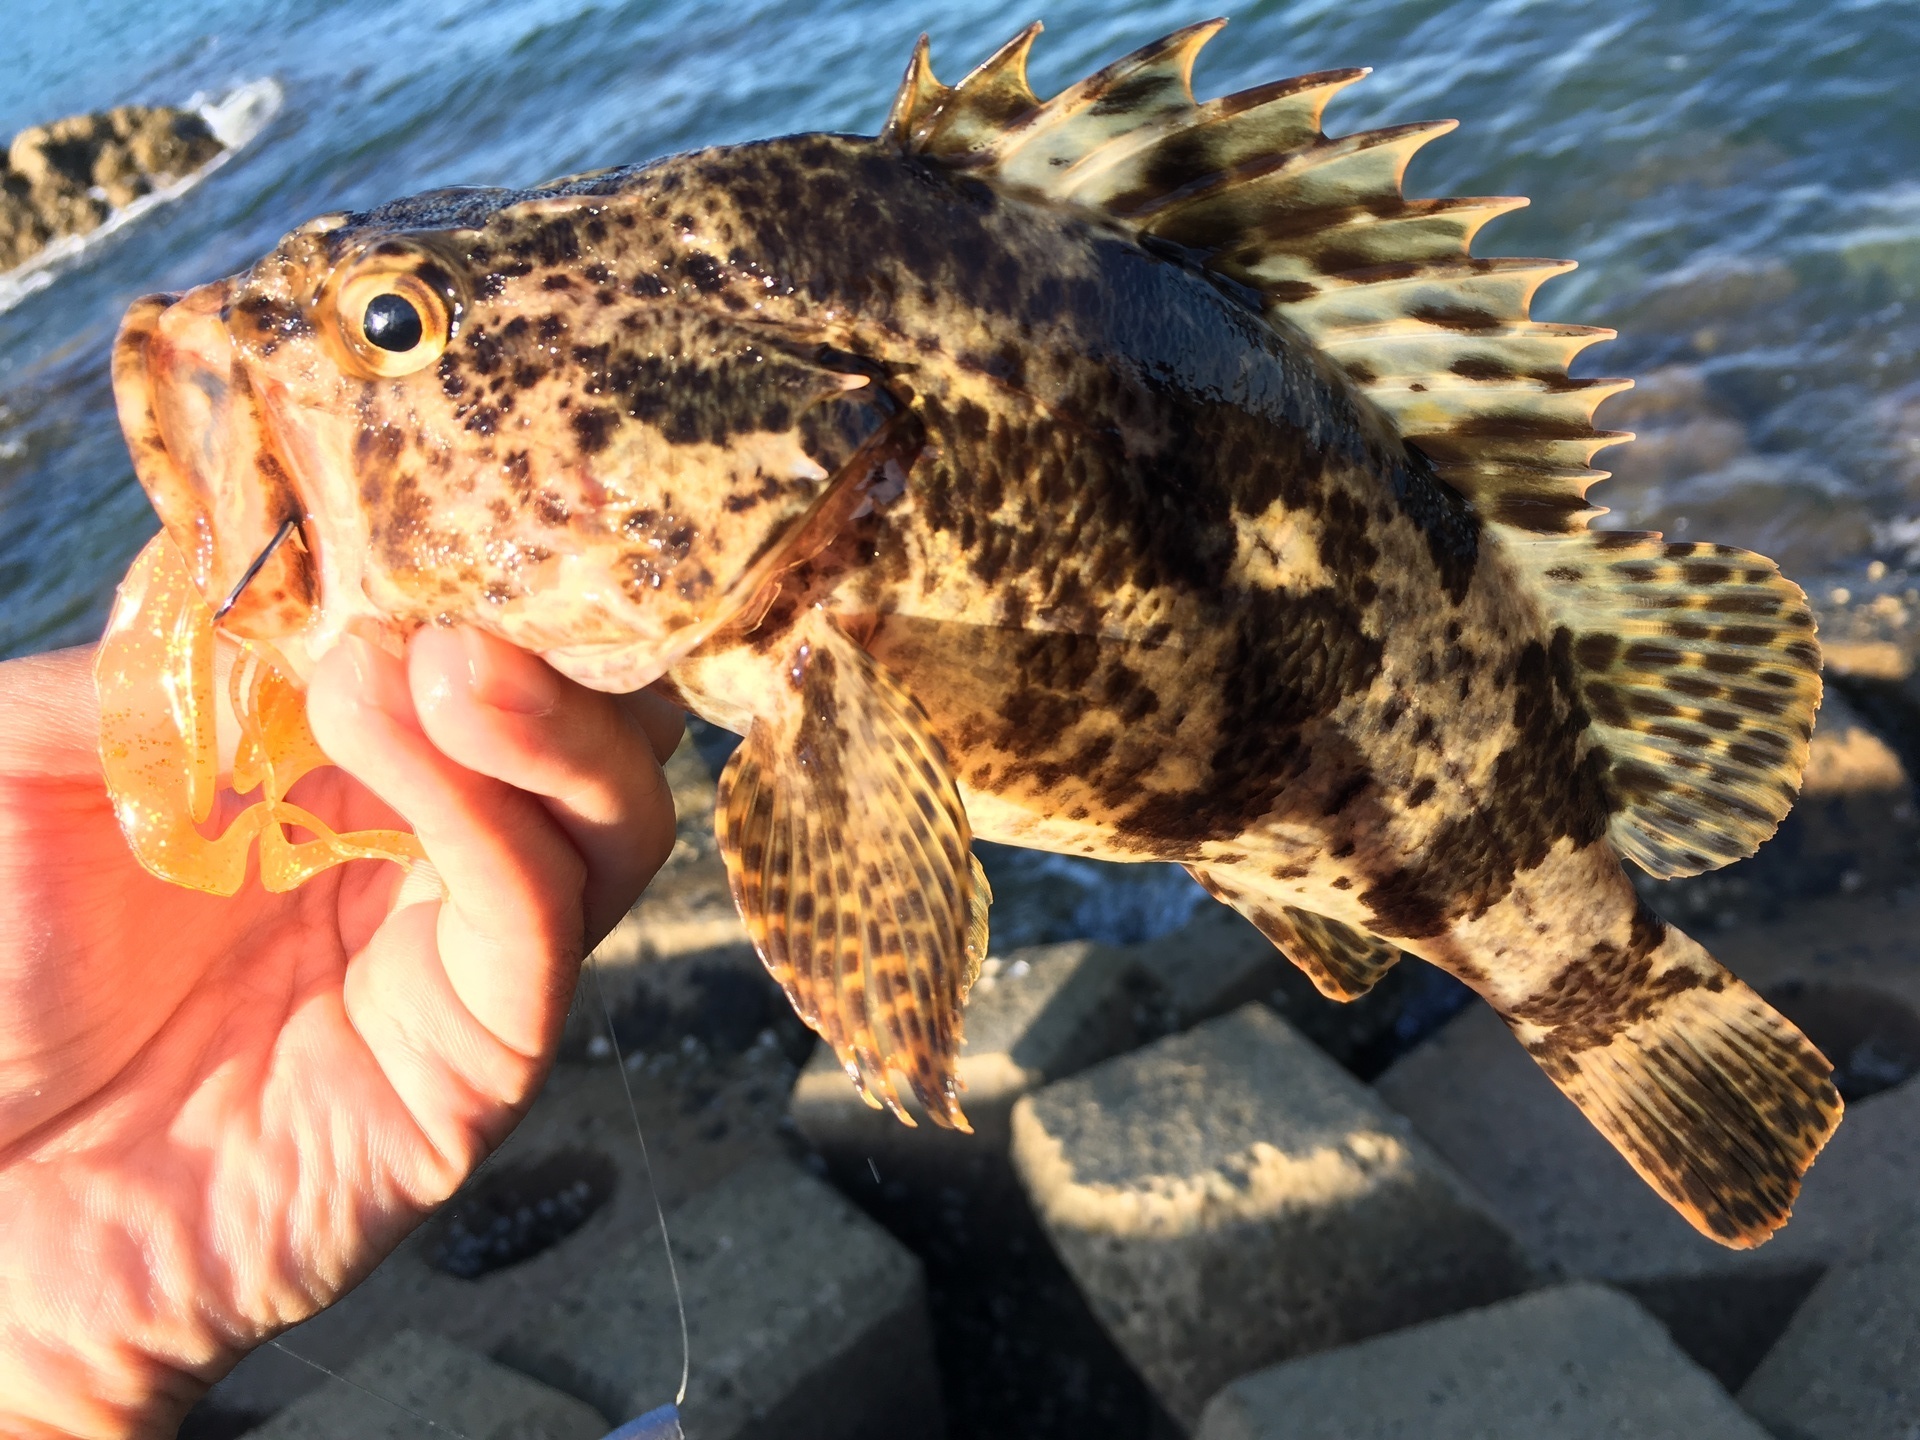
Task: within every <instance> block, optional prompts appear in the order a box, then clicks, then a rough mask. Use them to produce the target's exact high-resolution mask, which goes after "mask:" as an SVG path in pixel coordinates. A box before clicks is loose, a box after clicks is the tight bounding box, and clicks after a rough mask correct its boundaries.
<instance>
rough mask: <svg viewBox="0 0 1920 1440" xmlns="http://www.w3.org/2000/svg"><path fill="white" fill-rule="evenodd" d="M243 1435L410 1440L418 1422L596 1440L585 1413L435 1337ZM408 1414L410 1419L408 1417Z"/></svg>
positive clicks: (361, 1369) (356, 1366)
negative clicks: (429, 1421) (422, 1418)
mask: <svg viewBox="0 0 1920 1440" xmlns="http://www.w3.org/2000/svg"><path fill="white" fill-rule="evenodd" d="M346 1376H347V1380H348V1381H351V1382H352V1383H351V1384H348V1383H346V1381H341V1380H330V1381H328V1382H327V1383H326V1384H325V1385H322V1386H321V1387H320V1388H319V1389H317V1390H315V1391H314V1392H313V1393H312V1394H310V1395H308V1396H306V1397H305V1398H303V1399H302V1400H300V1401H299V1402H297V1403H296V1404H294V1405H291V1406H289V1407H288V1408H287V1409H286V1410H284V1411H282V1412H281V1413H280V1414H279V1415H278V1416H276V1417H275V1418H274V1419H272V1420H270V1421H268V1422H267V1424H265V1425H263V1426H261V1427H260V1428H259V1429H257V1430H251V1431H249V1432H248V1434H249V1435H251V1436H252V1437H254V1440H340V1437H341V1436H348V1435H350V1436H352V1437H354V1440H387V1437H391V1440H416V1437H418V1436H420V1435H421V1434H423V1433H429V1432H427V1429H426V1426H425V1425H423V1424H422V1423H421V1420H420V1418H417V1417H424V1418H425V1419H427V1420H431V1421H432V1422H433V1423H434V1424H435V1425H437V1426H439V1427H441V1428H442V1429H443V1430H448V1431H457V1432H458V1433H460V1434H462V1435H465V1436H467V1437H468V1440H600V1437H601V1436H603V1435H604V1434H606V1430H607V1422H606V1419H605V1417H603V1416H602V1415H600V1414H599V1412H597V1411H596V1410H594V1409H593V1408H592V1407H591V1406H589V1405H586V1404H583V1403H582V1402H581V1401H579V1400H576V1399H574V1398H573V1397H572V1396H570V1395H563V1394H561V1393H560V1392H559V1391H557V1390H550V1389H548V1388H547V1387H546V1386H545V1385H542V1384H540V1383H539V1382H538V1381H535V1380H530V1379H528V1378H527V1377H526V1376H525V1375H520V1374H516V1373H515V1372H514V1371H512V1370H509V1369H507V1367H506V1366H504V1365H496V1364H495V1363H494V1362H493V1361H491V1360H489V1359H487V1358H486V1356H484V1355H476V1354H474V1352H473V1351H471V1350H466V1349H463V1348H461V1347H460V1346H458V1345H455V1344H453V1343H452V1342H451V1341H448V1340H443V1339H442V1338H440V1337H439V1336H438V1335H429V1334H425V1333H423V1332H421V1331H418V1330H403V1331H402V1332H401V1333H399V1334H398V1335H395V1336H393V1337H392V1338H391V1339H389V1340H387V1341H386V1342H385V1343H384V1344H382V1345H380V1346H378V1347H377V1348H375V1349H373V1350H371V1351H369V1352H368V1353H367V1354H366V1355H364V1356H362V1357H361V1358H360V1359H359V1360H357V1361H355V1362H354V1363H353V1364H352V1365H350V1366H348V1367H347V1370H346ZM408 1412H412V1413H408Z"/></svg>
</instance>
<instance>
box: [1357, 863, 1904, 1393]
mask: <svg viewBox="0 0 1920 1440" xmlns="http://www.w3.org/2000/svg"><path fill="white" fill-rule="evenodd" d="M1917 935H1920V902H1914V901H1905V902H1900V903H1893V902H1889V901H1887V900H1885V899H1881V898H1877V897H1859V898H1856V899H1852V900H1832V901H1825V902H1819V903H1816V904H1811V905H1808V906H1806V907H1804V908H1803V909H1802V910H1801V911H1800V912H1798V914H1797V915H1796V917H1795V918H1794V919H1793V920H1792V921H1790V922H1783V923H1780V924H1776V925H1771V926H1755V927H1749V928H1744V929H1741V930H1735V931H1727V932H1723V933H1722V934H1720V935H1717V936H1713V937H1711V944H1712V948H1713V950H1714V952H1715V953H1716V955H1717V956H1718V957H1719V958H1720V959H1721V960H1722V961H1723V962H1724V963H1726V964H1727V965H1728V966H1729V967H1730V968H1731V969H1733V970H1734V971H1735V973H1737V974H1739V975H1741V976H1742V977H1743V978H1744V979H1746V980H1747V981H1748V983H1750V984H1752V985H1753V986H1754V987H1755V988H1756V989H1758V990H1760V991H1761V992H1762V993H1763V994H1766V995H1768V996H1769V997H1770V998H1772V999H1773V1000H1775V1002H1776V1003H1778V1004H1780V1005H1781V1007H1782V1008H1783V1009H1784V1010H1786V1012H1787V1013H1788V1014H1789V1015H1790V1016H1793V1017H1794V1018H1796V1019H1797V1020H1799V1021H1800V1022H1802V1023H1803V1024H1804V1025H1805V1027H1806V1028H1807V1030H1808V1032H1809V1034H1810V1035H1812V1037H1813V1038H1814V1040H1815V1043H1817V1044H1821V1045H1823V1046H1825V1047H1826V1048H1827V1049H1828V1050H1829V1051H1830V1053H1831V1054H1832V1055H1833V1056H1834V1058H1837V1059H1838V1060H1839V1061H1840V1062H1841V1066H1842V1068H1841V1072H1840V1078H1841V1081H1842V1084H1843V1085H1844V1086H1845V1087H1846V1088H1847V1089H1849V1090H1851V1091H1852V1092H1853V1093H1854V1095H1855V1097H1856V1098H1855V1099H1854V1100H1853V1101H1851V1102H1850V1104H1849V1107H1848V1113H1847V1117H1846V1119H1845V1120H1844V1121H1843V1122H1842V1123H1841V1126H1840V1129H1839V1132H1838V1134H1837V1135H1836V1136H1835V1137H1834V1139H1833V1140H1832V1142H1830V1143H1829V1145H1828V1147H1827V1149H1826V1151H1825V1152H1824V1153H1823V1154H1822V1156H1821V1157H1820V1159H1819V1161H1818V1162H1817V1163H1816V1164H1815V1165H1814V1167H1813V1169H1812V1171H1810V1172H1809V1174H1808V1176H1807V1181H1806V1186H1805V1189H1804V1190H1803V1192H1802V1194H1801V1198H1800V1201H1799V1204H1798V1205H1797V1207H1796V1210H1795V1216H1794V1219H1793V1220H1792V1221H1791V1222H1790V1223H1789V1224H1788V1225H1787V1226H1786V1228H1785V1229H1784V1230H1783V1231H1781V1232H1780V1233H1779V1234H1778V1235H1776V1236H1775V1237H1774V1238H1773V1239H1772V1240H1771V1241H1769V1242H1768V1243H1767V1244H1766V1245H1764V1246H1762V1247H1760V1248H1759V1249H1757V1250H1753V1251H1747V1252H1739V1251H1732V1250H1727V1249H1724V1248H1722V1247H1721V1246H1719V1245H1716V1244H1714V1243H1713V1242H1712V1241H1710V1240H1708V1239H1706V1238H1705V1237H1703V1236H1701V1235H1699V1234H1698V1233H1697V1232H1695V1231H1694V1229H1693V1228H1692V1227H1691V1226H1690V1225H1688V1224H1687V1223H1686V1221H1684V1220H1682V1219H1681V1218H1680V1217H1679V1216H1678V1215H1677V1214H1675V1213H1674V1211H1673V1210H1672V1209H1671V1208H1670V1207H1668V1206H1667V1204H1666V1203H1665V1202H1664V1201H1662V1200H1661V1199H1660V1198H1659V1197H1658V1196H1657V1195H1655V1194H1654V1192H1653V1191H1652V1190H1651V1189H1649V1188H1648V1187H1647V1185H1646V1184H1645V1182H1643V1181H1642V1180H1641V1179H1640V1178H1639V1176H1637V1175H1636V1174H1634V1172H1633V1170H1632V1169H1631V1168H1630V1167H1629V1166H1628V1165H1627V1163H1626V1162H1625V1161H1624V1160H1622V1159H1621V1158H1620V1157H1619V1155H1618V1154H1617V1153H1616V1152H1615V1151H1614V1150H1613V1148H1612V1147H1611V1146H1610V1145H1608V1144H1607V1142H1606V1141H1605V1140H1603V1139H1602V1138H1601V1137H1600V1135H1599V1133H1598V1132H1597V1131H1595V1130H1594V1129H1593V1127H1592V1126H1590V1125H1589V1124H1587V1122H1586V1120H1585V1118H1584V1117H1583V1116H1582V1115H1581V1114H1580V1112H1579V1111H1578V1110H1577V1109H1576V1108H1575V1107H1574V1106H1573V1104H1572V1103H1571V1102H1570V1101H1568V1100H1567V1099H1566V1098H1565V1097H1564V1096H1562V1095H1561V1094H1560V1092H1559V1091H1558V1090H1556V1089H1555V1088H1554V1086H1553V1084H1552V1082H1550V1081H1549V1080H1548V1079H1547V1078H1546V1076H1545V1075H1543V1074H1541V1072H1540V1070H1539V1067H1537V1066H1536V1065H1535V1064H1534V1063H1533V1061H1532V1060H1531V1059H1530V1058H1529V1057H1528V1056H1527V1054H1526V1052H1525V1051H1524V1050H1522V1049H1521V1048H1520V1046H1519V1045H1518V1044H1517V1043H1515V1041H1514V1039H1513V1037H1512V1036H1511V1035H1510V1034H1509V1033H1508V1031H1507V1029H1506V1027H1505V1026H1504V1025H1503V1024H1501V1023H1500V1020H1499V1018H1498V1017H1497V1016H1495V1015H1494V1013H1493V1012H1492V1011H1491V1010H1490V1009H1488V1008H1487V1007H1486V1006H1484V1005H1475V1006H1473V1007H1472V1008H1471V1009H1469V1010H1468V1011H1467V1012H1466V1013H1465V1014H1462V1015H1461V1016H1460V1017H1459V1018H1458V1019H1456V1020H1454V1021H1453V1022H1452V1023H1451V1024H1450V1025H1448V1027H1447V1028H1446V1029H1445V1030H1443V1031H1442V1032H1441V1033H1440V1034H1439V1035H1438V1036H1436V1037H1434V1038H1433V1039H1432V1040H1429V1041H1428V1042H1427V1043H1426V1044H1425V1045H1424V1046H1422V1047H1421V1048H1419V1049H1418V1050H1415V1051H1414V1052H1413V1053H1412V1054H1410V1055H1408V1056H1406V1057H1405V1058H1404V1059H1402V1060H1401V1061H1400V1062H1399V1063H1398V1064H1396V1065H1395V1066H1394V1067H1393V1068H1392V1069H1391V1070H1389V1071H1388V1072H1387V1073H1386V1074H1385V1075H1383V1076H1382V1077H1381V1078H1380V1080H1379V1081H1378V1082H1377V1086H1376V1088H1377V1089H1378V1091H1379V1093H1380V1095H1381V1097H1382V1098H1383V1099H1384V1100H1385V1101H1386V1102H1387V1103H1388V1104H1389V1105H1391V1106H1393V1108H1394V1109H1395V1110H1397V1111H1399V1112H1400V1113H1401V1114H1403V1115H1406V1116H1407V1117H1408V1118H1410V1119H1411V1120H1412V1121H1413V1123H1414V1126H1415V1128H1416V1129H1417V1130H1418V1132H1419V1133H1420V1135H1421V1136H1422V1137H1424V1138H1425V1139H1426V1140H1427V1141H1428V1142H1429V1143H1431V1144H1432V1145H1433V1147H1434V1148H1435V1149H1436V1150H1438V1151H1439V1152H1440V1153H1441V1154H1442V1155H1443V1156H1445V1157H1446V1159H1447V1160H1448V1161H1450V1162H1451V1163H1452V1164H1453V1165H1454V1166H1456V1167H1457V1168H1458V1169H1459V1171H1460V1172H1461V1173H1462V1174H1464V1175H1465V1176H1466V1177H1467V1179H1468V1180H1469V1181H1470V1182H1471V1183H1472V1184H1473V1186H1474V1187H1475V1188H1476V1189H1477V1190H1478V1191H1479V1193H1480V1194H1482V1195H1484V1196H1485V1197H1486V1199H1487V1201H1488V1203H1489V1204H1490V1205H1491V1206H1492V1207H1493V1209H1494V1211H1495V1212H1496V1213H1497V1214H1498V1215H1499V1216H1500V1217H1501V1219H1502V1220H1504V1221H1505V1223H1506V1224H1507V1225H1508V1226H1510V1227H1511V1228H1512V1230H1513V1231H1514V1233H1516V1234H1517V1235H1518V1236H1520V1238H1521V1240H1522V1241H1523V1242H1524V1243H1525V1245H1526V1247H1527V1251H1528V1253H1529V1254H1530V1255H1531V1256H1532V1258H1533V1260H1534V1262H1535V1263H1536V1264H1537V1265H1539V1266H1541V1267H1543V1268H1545V1269H1548V1270H1550V1271H1553V1272H1555V1273H1559V1274H1563V1275H1567V1276H1578V1277H1585V1278H1591V1279H1596V1280H1605V1281H1608V1282H1610V1283H1613V1284H1616V1285H1619V1286H1621V1287H1622V1288H1624V1289H1626V1290H1628V1291H1629V1292H1630V1293H1632V1294H1633V1295H1634V1296H1635V1297H1636V1298H1638V1299H1639V1300H1641V1302H1642V1303H1643V1304H1645V1305H1647V1306H1648V1308H1649V1309H1651V1310H1652V1311H1653V1312H1654V1313H1655V1314H1656V1315H1658V1316H1659V1317H1660V1318H1661V1319H1662V1320H1663V1321H1665V1322H1666V1323H1667V1325H1668V1327H1669V1328H1670V1329H1671V1330H1672V1331H1673V1333H1674V1337H1675V1339H1676V1340H1677V1341H1678V1342H1679V1343H1680V1344H1681V1345H1682V1347H1683V1348H1684V1349H1686V1350H1687V1352H1688V1353H1689V1354H1691V1355H1692V1356H1694V1358H1695V1359H1696V1360H1698V1361H1699V1362H1700V1363H1701V1364H1703V1365H1704V1366H1706V1368H1707V1369H1708V1370H1710V1371H1712V1372H1713V1373H1714V1374H1715V1375H1716V1376H1717V1377H1719V1378H1720V1379H1721V1381H1722V1383H1723V1384H1726V1385H1727V1386H1728V1387H1729V1388H1736V1387H1738V1385H1739V1384H1740V1383H1741V1382H1742V1381H1744V1380H1745V1378H1746V1377H1747V1375H1748V1374H1749V1373H1751V1371H1752V1368H1753V1366H1754V1365H1755V1364H1757V1363H1758V1362H1759V1360H1760V1357H1761V1356H1762V1355H1764V1354H1765V1353H1766V1351H1767V1348H1768V1347H1769V1346H1770V1345H1771V1344H1772V1343H1773V1341H1774V1339H1775V1338H1776V1337H1777V1336H1778V1335H1779V1333H1780V1331H1781V1329H1782V1328H1783V1327H1784V1326H1785V1325H1786V1323H1787V1321H1788V1320H1789V1318H1790V1317H1791V1316H1792V1314H1793V1311H1794V1308H1795V1307H1796V1306H1797V1305H1798V1304H1799V1303H1800V1301H1801V1300H1802V1299H1803V1298H1804V1296H1805V1295H1806V1293H1807V1291H1808V1290H1809V1289H1810V1288H1811V1287H1812V1285H1813V1284H1814V1282H1815V1281H1816V1280H1817V1279H1818V1278H1819V1276H1820V1274H1821V1273H1822V1272H1823V1270H1824V1269H1825V1268H1826V1266H1827V1265H1829V1264H1830V1263H1832V1261H1833V1260H1834V1259H1835V1258H1837V1257H1838V1256H1839V1255H1840V1254H1842V1253H1844V1251H1845V1249H1846V1247H1847V1245H1848V1244H1849V1243H1850V1241H1851V1238H1852V1237H1853V1236H1855V1235H1857V1234H1859V1233H1861V1232H1862V1231H1864V1230H1869V1229H1872V1228H1874V1227H1875V1226H1876V1225H1878V1224H1879V1223H1882V1222H1883V1221H1884V1219H1885V1218H1886V1216H1887V1215H1888V1214H1889V1213H1891V1207H1895V1206H1898V1205H1900V1204H1903V1203H1905V1199H1906V1197H1908V1196H1910V1195H1912V1194H1914V1193H1916V1191H1920V1078H1912V1079H1905V1080H1901V1079H1900V1077H1901V1076H1902V1075H1903V1074H1906V1073H1909V1072H1910V1071H1911V1070H1912V1069H1913V1067H1915V1066H1920V943H1917V942H1916V938H1915V937H1916V936H1917ZM1889 1080H1893V1081H1895V1082H1897V1083H1893V1084H1891V1085H1890V1086H1889V1085H1888V1084H1887V1082H1888V1081H1889ZM1876 1086H1879V1087H1883V1088H1877V1089H1876V1088H1875V1087H1876Z"/></svg>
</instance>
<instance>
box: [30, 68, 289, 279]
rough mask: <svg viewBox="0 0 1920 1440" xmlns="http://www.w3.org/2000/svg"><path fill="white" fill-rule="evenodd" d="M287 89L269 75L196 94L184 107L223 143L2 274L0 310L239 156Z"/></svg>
mask: <svg viewBox="0 0 1920 1440" xmlns="http://www.w3.org/2000/svg"><path fill="white" fill-rule="evenodd" d="M285 99H286V94H285V92H284V91H283V90H282V89H281V88H280V82H279V81H277V80H274V79H271V78H268V79H262V80H249V81H248V82H247V83H246V84H244V85H241V86H239V87H237V88H236V89H234V90H232V91H230V92H229V93H228V94H227V95H225V96H224V97H222V98H221V99H220V100H218V101H209V100H208V99H207V97H206V96H204V95H196V96H194V97H193V99H191V100H189V101H188V102H187V107H186V108H188V109H191V110H196V111H198V112H199V115H200V118H201V119H202V120H205V121H206V122H207V128H208V129H209V130H211V131H212V132H213V136H214V138H215V139H216V140H218V141H219V142H220V143H221V145H222V146H224V147H225V148H224V149H222V150H221V152H220V153H219V154H218V155H216V156H214V157H213V158H212V159H211V160H209V161H207V163H206V164H204V165H202V166H201V167H200V168H199V169H198V170H195V171H193V172H192V173H191V174H188V175H183V176H181V177H180V178H179V179H178V180H175V181H174V182H173V183H172V184H171V185H165V186H162V187H160V188H159V189H157V190H151V191H149V192H147V193H146V194H145V195H142V196H141V197H140V198H139V199H138V200H135V201H134V202H133V203H132V204H131V205H127V206H124V207H123V208H121V209H119V210H115V211H113V212H112V213H111V214H109V215H108V216H107V218H106V221H105V222H104V223H103V224H102V225H101V226H100V227H99V228H98V229H97V230H91V231H89V232H87V233H86V234H85V235H63V236H61V237H60V238H59V239H58V240H55V241H53V242H52V243H51V244H50V245H48V246H47V247H46V249H44V250H42V251H41V252H40V253H39V254H37V255H35V256H34V257H33V258H32V259H31V260H29V261H27V262H26V264H24V265H19V266H16V267H15V268H13V269H12V270H8V271H6V272H5V273H4V274H0V313H5V312H6V311H8V310H11V309H12V308H13V307H14V306H16V305H18V304H19V303H20V302H21V301H22V300H24V299H26V298H27V297H28V296H29V295H32V294H34V293H36V292H38V291H41V290H44V289H46V288H47V286H49V285H51V284H52V283H53V282H54V281H55V280H57V279H58V278H59V277H60V276H61V274H62V273H64V272H65V271H67V270H70V269H72V268H73V266H74V265H75V264H76V263H77V262H79V261H80V260H81V259H82V258H84V257H85V256H87V255H89V254H91V253H92V252H93V251H94V250H96V249H97V248H99V247H100V246H101V245H103V244H105V243H106V242H107V241H108V240H110V239H111V238H112V237H113V236H114V235H116V234H118V233H119V232H120V231H122V230H124V229H126V228H127V226H129V225H131V224H133V223H134V221H136V220H138V219H139V218H140V217H141V216H142V215H145V214H146V213H147V212H148V211H149V210H156V209H158V208H159V207H160V206H162V205H167V204H171V203H172V202H173V201H175V200H178V199H179V198H180V197H181V196H182V195H184V194H186V193H187V192H188V191H189V190H191V189H192V188H193V187H194V186H196V185H198V184H199V183H200V182H201V181H202V180H204V179H206V178H207V176H209V175H211V174H212V173H213V172H214V171H216V170H218V169H219V168H220V167H221V166H222V165H224V164H226V163H227V161H229V160H231V159H232V158H233V157H234V156H235V155H237V154H238V153H239V152H240V151H241V150H242V149H243V148H245V146H246V145H247V144H248V143H249V142H250V141H251V140H253V139H254V137H255V136H257V135H258V134H259V133H260V132H261V131H262V130H264V129H266V127H267V122H268V121H270V120H272V119H273V117H274V116H275V115H276V114H278V113H279V110H280V106H281V104H282V103H283V102H284V101H285Z"/></svg>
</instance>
